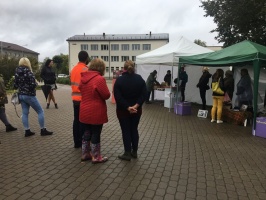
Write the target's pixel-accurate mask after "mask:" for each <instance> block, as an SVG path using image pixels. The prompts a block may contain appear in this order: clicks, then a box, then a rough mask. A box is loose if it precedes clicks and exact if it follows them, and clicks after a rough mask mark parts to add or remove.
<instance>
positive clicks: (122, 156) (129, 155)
mask: <svg viewBox="0 0 266 200" xmlns="http://www.w3.org/2000/svg"><path fill="white" fill-rule="evenodd" d="M118 158H119V159H121V160H127V161H130V160H131V153H130V152H125V153H124V154H122V155H120V156H118Z"/></svg>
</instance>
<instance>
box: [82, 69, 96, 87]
mask: <svg viewBox="0 0 266 200" xmlns="http://www.w3.org/2000/svg"><path fill="white" fill-rule="evenodd" d="M96 76H101V74H100V72H97V71H87V72H82V73H81V80H80V81H81V83H83V84H86V83H88V82H89V81H91V80H92V79H93V78H95V77H96Z"/></svg>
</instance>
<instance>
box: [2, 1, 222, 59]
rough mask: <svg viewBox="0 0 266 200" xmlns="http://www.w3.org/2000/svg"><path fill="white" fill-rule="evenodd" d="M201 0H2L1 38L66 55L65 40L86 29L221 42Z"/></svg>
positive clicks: (44, 53)
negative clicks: (158, 34) (154, 34)
mask: <svg viewBox="0 0 266 200" xmlns="http://www.w3.org/2000/svg"><path fill="white" fill-rule="evenodd" d="M200 5H201V3H200V0H132V1H129V0H100V1H99V0H0V27H1V29H0V40H1V41H4V42H9V43H14V44H18V45H21V46H25V47H26V48H28V49H31V50H33V51H36V52H38V53H40V56H39V61H43V59H44V58H46V57H50V58H51V57H53V56H54V55H58V54H60V53H63V54H68V43H67V41H66V39H68V38H69V37H72V36H74V35H83V34H84V33H85V34H88V35H90V34H102V33H106V34H147V33H149V32H150V31H151V32H152V33H169V37H170V41H172V40H175V38H177V36H184V37H186V38H187V39H189V40H191V41H194V40H195V39H200V40H203V41H205V42H206V43H207V45H208V46H215V45H221V44H218V42H217V41H216V40H215V39H214V37H215V36H216V34H214V33H212V34H211V33H210V31H211V30H212V29H214V28H216V24H215V23H214V22H213V19H212V18H210V17H208V18H206V17H204V14H205V12H204V11H203V9H202V8H200V7H199V6H200Z"/></svg>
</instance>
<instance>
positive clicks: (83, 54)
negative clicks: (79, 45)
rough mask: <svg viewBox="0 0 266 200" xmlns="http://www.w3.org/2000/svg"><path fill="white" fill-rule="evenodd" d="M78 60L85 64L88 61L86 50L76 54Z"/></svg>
mask: <svg viewBox="0 0 266 200" xmlns="http://www.w3.org/2000/svg"><path fill="white" fill-rule="evenodd" d="M78 58H79V62H83V63H85V64H86V65H87V64H88V63H89V61H90V60H89V54H88V53H87V51H80V52H79V54H78Z"/></svg>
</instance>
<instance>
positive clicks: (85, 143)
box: [81, 130, 91, 161]
mask: <svg viewBox="0 0 266 200" xmlns="http://www.w3.org/2000/svg"><path fill="white" fill-rule="evenodd" d="M81 149H82V153H81V161H86V160H91V147H90V132H89V131H88V130H87V131H85V133H84V135H83V137H82V148H81Z"/></svg>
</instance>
